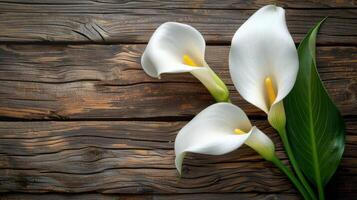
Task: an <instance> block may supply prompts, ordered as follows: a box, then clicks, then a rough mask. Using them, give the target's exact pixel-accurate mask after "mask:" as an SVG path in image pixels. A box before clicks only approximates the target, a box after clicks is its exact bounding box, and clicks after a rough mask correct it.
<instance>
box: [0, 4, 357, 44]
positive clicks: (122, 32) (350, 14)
mask: <svg viewBox="0 0 357 200" xmlns="http://www.w3.org/2000/svg"><path fill="white" fill-rule="evenodd" d="M253 12H255V10H214V9H174V10H172V9H164V10H160V9H117V10H115V11H112V12H110V13H107V14H100V13H97V12H95V11H92V12H90V11H88V12H85V13H55V12H51V11H46V10H45V9H43V12H41V13H26V12H20V13H19V12H2V13H1V18H0V29H1V30H2V31H1V32H0V42H86V43H93V42H96V43H145V42H147V41H148V40H149V37H150V36H151V35H152V33H153V31H154V30H155V29H156V28H157V27H158V26H159V25H160V24H162V23H164V22H167V21H178V22H183V23H187V24H190V25H193V26H194V27H196V28H197V29H198V30H199V31H201V32H202V33H203V35H204V37H205V39H206V41H207V43H209V44H213V43H214V44H230V42H231V39H232V36H233V34H234V33H235V31H236V30H237V28H239V26H240V25H241V24H242V23H243V22H244V21H245V20H246V19H247V18H248V17H249V16H250V15H251V14H252V13H253ZM356 12H357V10H355V9H316V10H315V9H312V10H311V9H287V10H286V14H287V22H288V26H289V30H290V32H291V33H292V35H293V37H294V39H295V41H296V42H299V41H300V40H301V39H302V38H303V37H304V35H305V34H306V33H307V31H308V30H309V29H310V28H311V27H312V26H313V25H314V24H315V23H317V22H318V21H320V20H321V19H323V18H324V17H326V16H329V18H328V20H327V21H326V22H325V24H324V25H323V27H322V28H321V31H320V33H319V37H318V41H317V42H318V44H324V45H332V44H348V45H356V44H357V35H356V34H357V19H356V17H355V16H356Z"/></svg>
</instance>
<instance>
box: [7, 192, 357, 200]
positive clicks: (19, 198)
mask: <svg viewBox="0 0 357 200" xmlns="http://www.w3.org/2000/svg"><path fill="white" fill-rule="evenodd" d="M0 199H1V200H23V199H27V200H31V199H34V200H47V199H51V200H83V199H85V200H98V199H101V200H118V199H120V200H168V199H175V200H197V199H206V200H222V199H224V200H237V199H251V200H261V199H274V200H298V199H299V198H298V197H297V196H296V195H295V194H267V193H263V194H262V193H210V194H207V193H205V194H170V195H167V194H152V195H128V194H117V195H114V194H96V193H90V194H59V193H57V194H56V193H55V194H23V193H17V194H2V195H1V194H0ZM348 199H351V200H352V198H348ZM345 200H346V199H345Z"/></svg>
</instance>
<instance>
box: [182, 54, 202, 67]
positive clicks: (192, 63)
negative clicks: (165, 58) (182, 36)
mask: <svg viewBox="0 0 357 200" xmlns="http://www.w3.org/2000/svg"><path fill="white" fill-rule="evenodd" d="M182 60H183V64H185V65H189V66H192V67H198V65H197V63H196V62H195V61H194V60H193V59H192V58H191V57H190V56H188V55H187V54H185V55H183V57H182Z"/></svg>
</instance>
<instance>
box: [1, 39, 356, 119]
mask: <svg viewBox="0 0 357 200" xmlns="http://www.w3.org/2000/svg"><path fill="white" fill-rule="evenodd" d="M144 47H145V46H144V45H69V46H68V45H58V46H51V45H45V46H44V45H38V46H36V45H3V46H0V66H1V67H0V93H1V94H2V95H1V96H0V116H3V117H11V118H23V119H66V118H71V119H83V118H148V117H149V118H155V117H177V116H180V117H192V116H193V115H194V114H196V113H197V112H198V111H200V110H202V109H203V108H205V107H206V106H208V105H209V104H212V103H213V100H212V97H211V96H210V95H209V94H208V92H206V90H205V88H204V87H203V86H202V84H201V83H199V82H198V81H197V80H196V79H195V78H193V77H192V76H191V75H189V74H181V75H167V76H163V78H162V79H161V80H158V79H153V78H150V77H148V76H147V75H146V74H145V73H144V72H143V70H142V69H141V66H140V56H141V53H142V51H143V49H144ZM356 50H357V48H356V47H319V48H318V52H317V55H318V66H319V71H320V73H321V77H322V79H323V81H324V83H325V84H326V86H327V89H328V91H329V93H330V94H331V95H332V98H333V99H334V100H335V101H336V103H337V105H338V106H339V108H340V109H341V110H342V113H343V114H344V115H353V114H355V113H356V112H357V105H356V103H355V101H356V94H357V87H356V81H357V68H356V65H355V63H356V60H357V54H356ZM228 52H229V47H228V46H209V47H208V48H207V55H206V57H207V62H208V63H209V64H210V65H211V67H212V68H213V69H214V70H216V71H217V73H218V74H219V75H220V76H221V77H222V79H223V80H224V81H225V82H226V83H227V84H229V88H230V90H231V96H232V99H233V102H234V103H236V104H238V105H240V106H242V107H243V108H244V110H245V111H246V112H247V113H248V114H249V115H255V116H262V115H264V113H262V112H260V111H259V110H258V109H257V108H255V107H253V106H251V105H249V104H248V103H247V102H246V101H244V100H243V99H242V98H241V97H240V96H239V95H238V93H237V91H236V90H235V89H234V87H233V85H232V82H231V79H230V75H229V72H228ZM93 55H95V58H93Z"/></svg>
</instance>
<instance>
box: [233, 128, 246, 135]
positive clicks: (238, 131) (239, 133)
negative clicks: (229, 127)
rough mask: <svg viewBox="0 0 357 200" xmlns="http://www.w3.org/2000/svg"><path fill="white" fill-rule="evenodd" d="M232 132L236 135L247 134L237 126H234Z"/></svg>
mask: <svg viewBox="0 0 357 200" xmlns="http://www.w3.org/2000/svg"><path fill="white" fill-rule="evenodd" d="M234 133H235V134H237V135H244V134H247V133H246V132H244V131H242V130H241V129H239V128H236V129H234Z"/></svg>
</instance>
